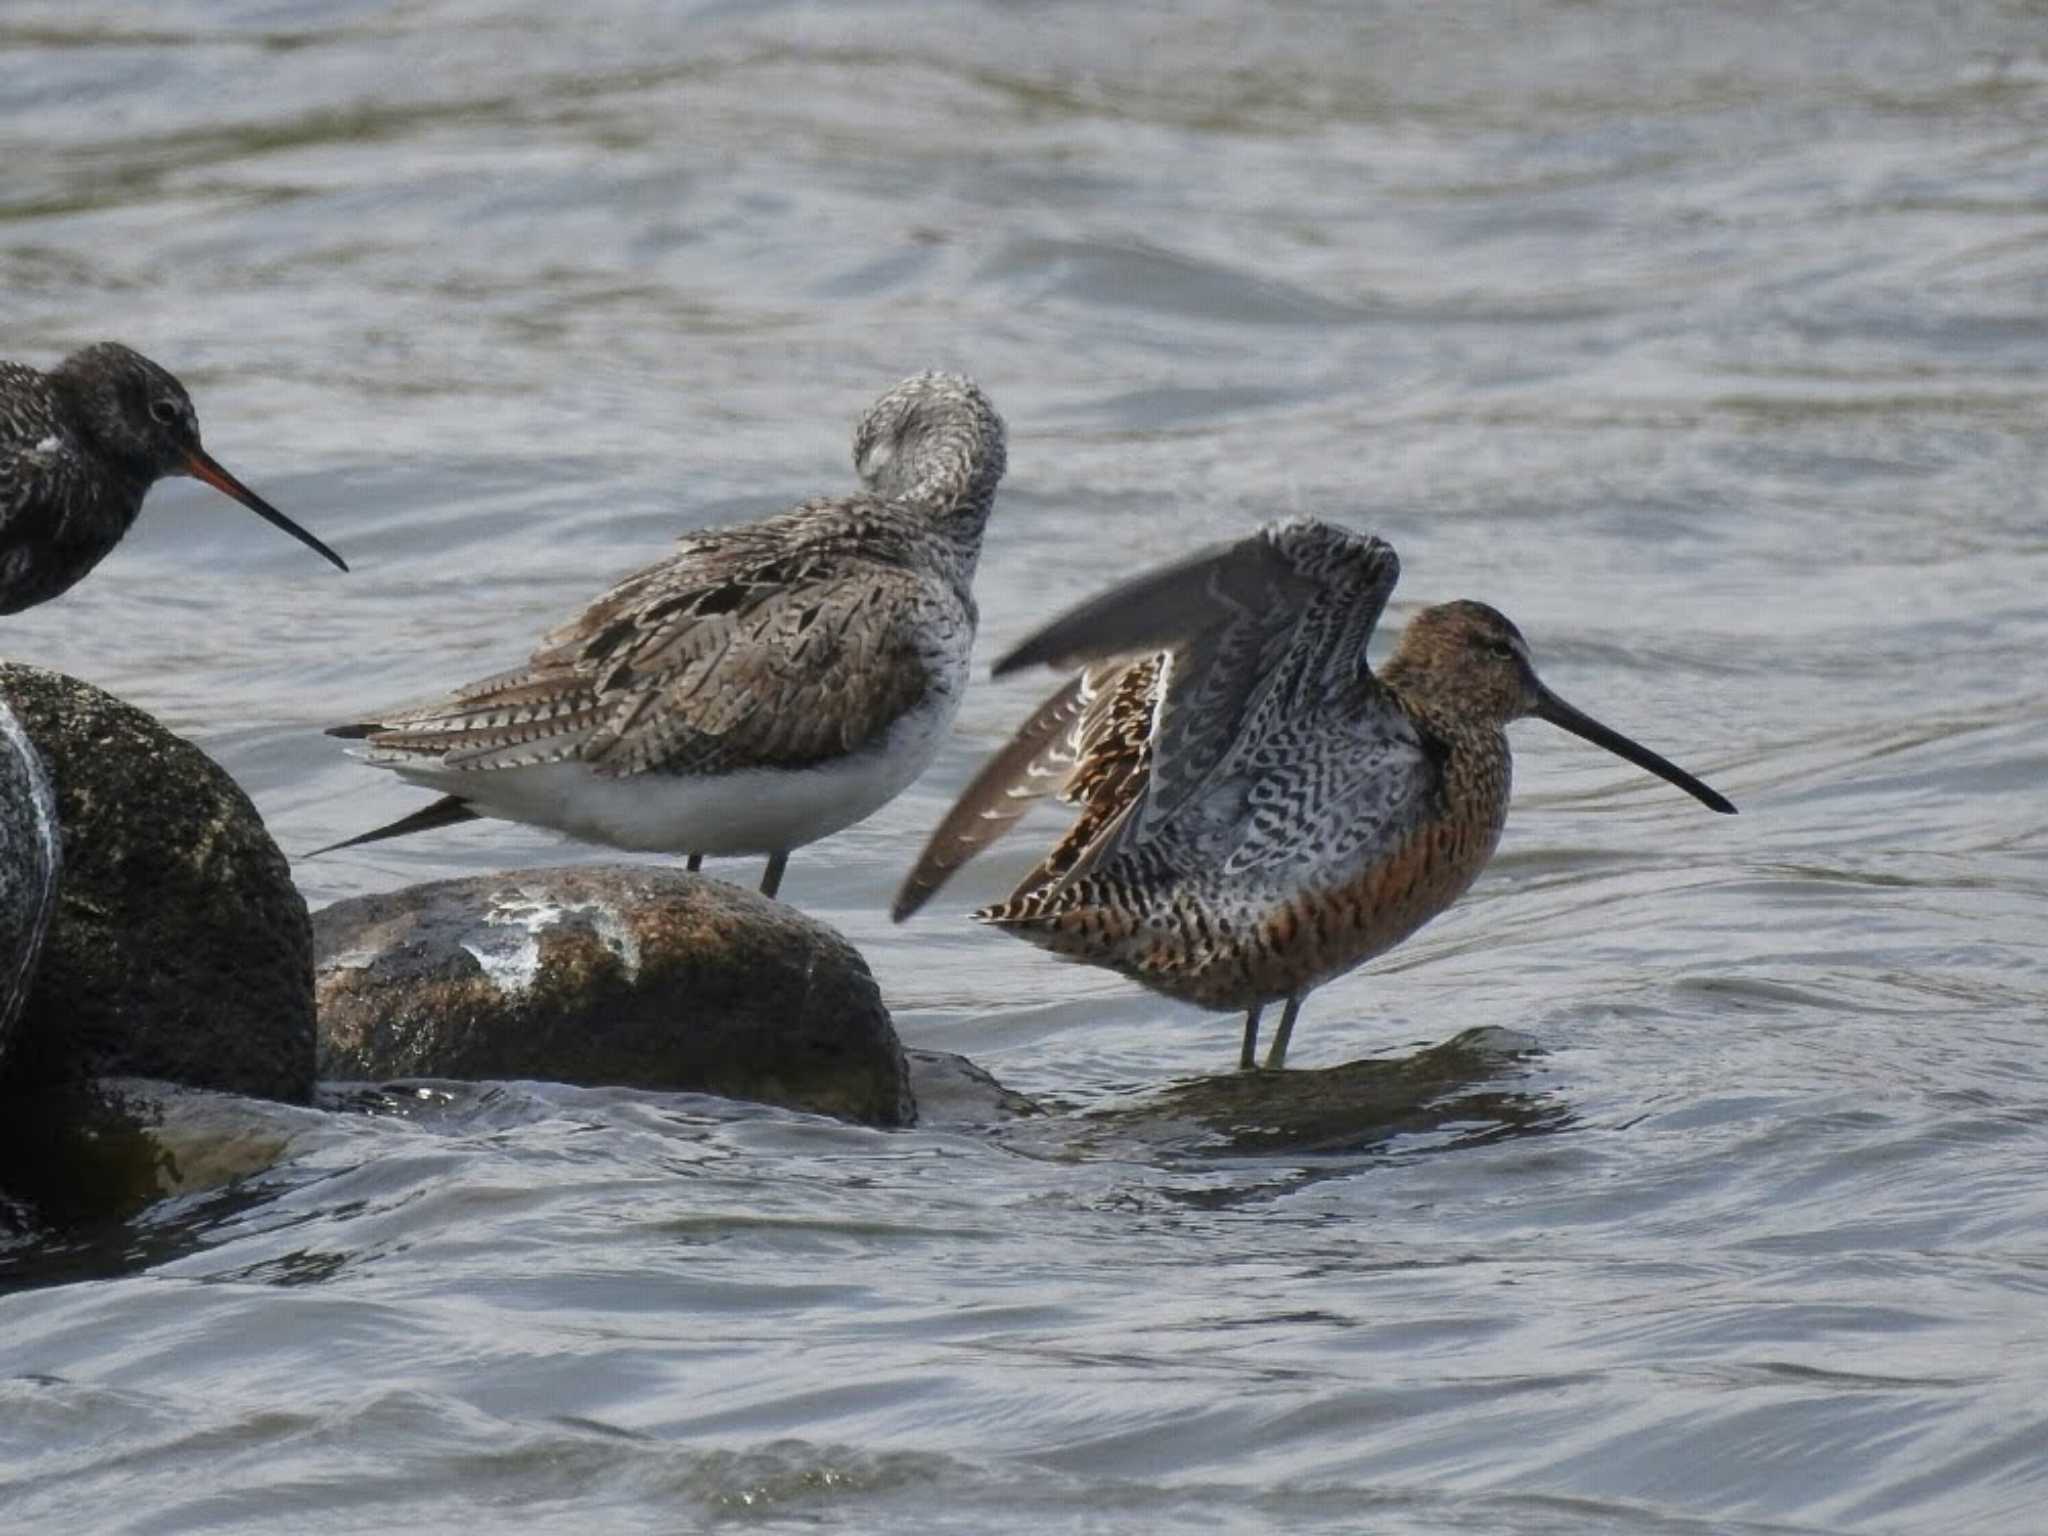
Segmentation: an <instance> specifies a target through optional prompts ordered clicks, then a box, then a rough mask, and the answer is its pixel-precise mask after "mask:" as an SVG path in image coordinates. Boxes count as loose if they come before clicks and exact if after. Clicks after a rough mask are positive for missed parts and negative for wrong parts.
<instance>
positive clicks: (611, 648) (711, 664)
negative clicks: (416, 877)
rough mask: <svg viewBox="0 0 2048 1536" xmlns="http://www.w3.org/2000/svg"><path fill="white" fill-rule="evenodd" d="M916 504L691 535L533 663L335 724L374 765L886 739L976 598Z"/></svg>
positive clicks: (843, 506) (838, 509)
mask: <svg viewBox="0 0 2048 1536" xmlns="http://www.w3.org/2000/svg"><path fill="white" fill-rule="evenodd" d="M916 536H918V535H917V532H916V530H914V529H912V528H911V527H910V526H909V519H908V516H907V514H904V513H903V512H901V511H900V510H899V509H896V508H893V507H891V506H890V505H889V504H888V503H885V502H880V501H877V500H875V499H873V498H859V497H856V498H849V499H846V500H843V501H817V502H807V503H805V504H804V505H803V506H801V507H798V508H796V509H794V510H793V511H791V512H788V513H784V514H782V515H781V516H780V517H776V518H770V519H766V520H764V521H762V522H759V523H753V524H747V525H742V526H739V527H734V528H725V529H714V530H707V531H705V532H703V533H700V534H697V535H694V536H692V537H691V538H690V539H689V540H687V541H686V542H685V544H684V546H683V548H682V549H681V550H680V551H678V553H677V554H675V555H674V556H672V557H670V558H669V559H668V560H665V561H663V562H661V563H659V564H657V565H653V566H650V567H648V568H646V569H644V570H641V571H636V572H634V573H633V574H632V575H630V576H628V577H626V578H625V579H624V580H623V581H621V582H619V583H618V584H617V585H616V586H614V587H613V588H612V589H611V590H610V591H608V592H606V593H605V594H603V595H602V596H601V597H599V598H598V599H597V600H596V601H595V602H593V603H592V604H590V606H589V607H587V608H586V609H585V610H584V611H583V612H582V613H580V614H579V615H577V617H576V618H574V619H572V620H570V621H569V622H568V623H567V624H564V625H561V626H559V627H557V628H556V629H554V630H552V631H550V632H549V633H548V634H547V635H546V636H544V637H543V638H542V640H541V643H540V645H539V646H538V647H537V648H536V649H535V651H534V653H533V655H532V657H531V658H530V660H529V661H528V662H527V663H526V664H525V665H524V666H521V667H515V668H512V669H510V670H508V671H505V672H500V673H497V674H495V675H493V676H491V677H487V678H481V679H479V680H477V681H476V682H473V683H469V684H466V685H464V686H463V687H460V688H458V689H456V690H455V691H454V692H452V693H451V694H449V695H448V696H446V697H445V698H442V699H438V700H434V701H431V702H429V703H426V704H421V705H415V706H413V707H410V708H407V709H401V710H397V711H393V712H390V713H387V714H385V715H382V716H380V717H379V718H378V719H377V720H375V721H371V722H364V723H361V724H357V725H352V726H342V727H338V728H337V729H336V731H335V733H334V734H349V735H358V736H367V737H368V739H369V742H370V745H371V749H372V750H371V757H370V760H371V761H372V762H377V763H384V764H391V765H397V764H405V763H415V764H416V763H419V762H422V761H423V760H427V759H433V760H436V766H437V767H440V768H444V769H447V770H450V771H465V772H467V771H477V772H484V771H491V770H501V769H509V768H517V767H524V766H529V765H533V764H539V763H547V762H558V761H562V760H564V759H571V758H574V759H579V760H581V761H584V762H587V763H589V764H590V765H591V766H592V768H593V769H594V770H595V771H597V772H598V773H600V774H604V775H607V776H612V777H629V776H631V775H634V774H641V773H655V772H659V773H721V772H728V771H732V770H735V769H742V768H749V767H781V768H800V767H804V766H807V765H809V764H811V763H815V762H818V761H820V760H822V759H825V758H829V757H833V756H837V755H839V754H841V753H845V752H848V751H852V750H856V749H858V748H860V747H862V746H864V745H866V744H868V743H869V742H872V741H875V740H878V739H879V738H880V737H881V736H882V735H883V734H885V733H886V732H887V730H888V728H889V727H890V725H892V724H893V723H894V722H895V721H896V720H897V719H898V718H900V717H901V716H902V715H903V714H904V713H906V712H907V711H909V710H911V709H913V708H915V707H916V706H917V705H918V704H919V702H920V701H922V699H923V698H924V697H925V695H926V693H927V692H928V691H929V690H930V689H931V688H932V687H933V686H934V685H935V684H936V683H937V682H938V681H939V679H938V677H937V675H936V669H937V668H938V667H939V666H940V665H941V664H942V663H941V660H940V659H939V657H935V654H934V652H935V651H936V652H938V653H940V655H941V656H942V655H943V654H944V653H945V652H947V650H948V647H950V646H952V645H953V644H954V642H956V641H957V642H959V643H958V646H957V649H958V650H959V651H960V652H961V653H963V654H964V651H965V638H966V637H968V636H971V634H972V630H973V623H974V617H973V612H972V609H971V608H970V607H969V606H968V605H967V604H966V603H965V602H964V600H962V599H961V598H960V597H959V596H958V595H957V594H956V593H954V592H953V591H952V590H951V589H950V588H949V587H948V586H947V585H946V584H945V583H944V582H943V581H941V580H940V579H938V578H936V577H934V576H932V575H930V574H929V573H928V572H926V571H925V570H923V569H922V568H921V567H920V565H919V563H918V562H917V561H916V560H915V559H913V558H912V557H911V551H910V547H909V541H910V540H911V539H913V538H914V537H916Z"/></svg>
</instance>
